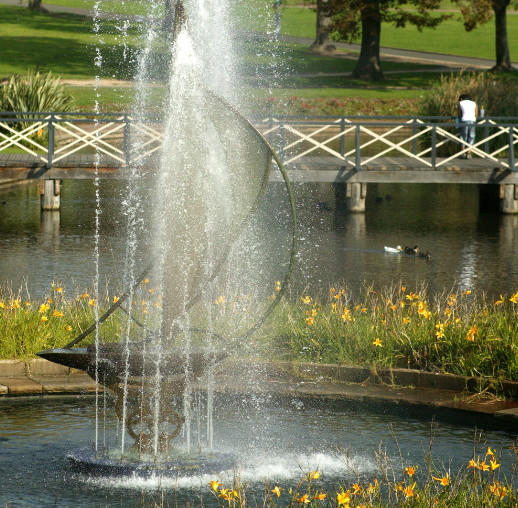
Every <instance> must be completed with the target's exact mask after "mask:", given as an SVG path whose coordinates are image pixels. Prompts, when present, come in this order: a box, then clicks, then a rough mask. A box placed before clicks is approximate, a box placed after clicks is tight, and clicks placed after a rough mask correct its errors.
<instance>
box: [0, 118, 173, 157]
mask: <svg viewBox="0 0 518 508" xmlns="http://www.w3.org/2000/svg"><path fill="white" fill-rule="evenodd" d="M160 125H161V120H160V119H159V118H158V119H157V118H151V117H150V118H146V120H145V121H142V120H140V119H138V120H136V119H134V118H133V117H132V116H131V115H128V114H124V113H121V114H84V113H10V112H8V113H5V112H3V113H0V153H1V152H6V153H10V154H13V153H21V154H25V155H30V156H32V157H33V158H34V160H35V161H36V162H40V163H42V164H45V165H47V166H49V167H50V166H52V165H59V163H60V162H61V163H63V162H64V161H65V159H67V162H68V163H70V160H71V159H73V156H74V155H75V154H90V155H95V157H93V158H92V160H93V163H96V161H97V162H98V163H102V164H110V165H114V166H119V167H123V166H128V165H130V164H138V163H139V161H141V160H142V159H145V158H146V157H150V156H152V155H153V154H155V153H156V152H157V151H158V150H159V149H160V147H161V146H162V142H163V134H162V132H161V130H160Z"/></svg>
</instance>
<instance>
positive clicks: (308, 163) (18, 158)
mask: <svg viewBox="0 0 518 508" xmlns="http://www.w3.org/2000/svg"><path fill="white" fill-rule="evenodd" d="M370 159H371V157H368V158H367V157H365V158H362V170H361V171H357V170H356V169H355V168H354V167H352V166H351V165H350V164H349V165H348V164H345V163H342V162H341V161H340V160H339V159H337V158H334V157H307V156H306V157H301V158H299V159H297V161H295V162H292V163H291V164H288V165H287V167H286V169H287V170H288V174H289V176H290V179H291V180H292V181H293V182H350V183H353V182H365V183H466V184H487V183H498V184H518V172H513V171H510V170H509V169H507V168H506V167H505V166H504V163H506V162H507V160H506V159H502V160H501V161H489V160H487V159H482V158H473V159H467V160H463V159H454V160H451V161H449V162H447V163H446V164H444V165H443V161H444V160H445V159H443V158H437V159H436V166H437V167H436V168H435V169H434V168H431V167H430V166H428V165H426V164H423V163H420V162H419V161H418V160H416V159H415V158H411V157H380V158H377V159H375V160H372V161H369V160H370ZM423 160H424V161H426V162H428V163H429V164H430V163H431V160H430V159H429V158H423ZM364 162H365V163H364ZM156 165H157V159H156V158H154V159H148V160H147V161H145V162H144V163H143V164H142V165H141V170H142V171H143V172H150V173H151V172H153V171H154V169H155V168H156ZM97 166H98V167H97V172H96V156H95V155H94V154H74V155H71V156H69V157H66V158H63V159H61V160H59V161H58V162H57V163H56V165H55V166H52V167H51V168H47V167H46V165H45V164H44V163H43V162H42V161H41V159H39V158H38V157H35V156H32V155H28V154H27V155H22V154H0V179H10V180H25V179H40V178H56V179H67V178H70V179H91V178H94V177H95V176H96V174H98V176H99V177H100V178H125V177H126V176H127V175H128V174H129V168H128V167H124V166H122V167H121V165H120V163H119V162H117V161H114V160H113V159H110V158H109V157H100V158H99V159H98V163H97ZM270 179H271V180H272V181H280V180H282V178H281V175H280V173H279V172H278V171H272V174H271V178H270Z"/></svg>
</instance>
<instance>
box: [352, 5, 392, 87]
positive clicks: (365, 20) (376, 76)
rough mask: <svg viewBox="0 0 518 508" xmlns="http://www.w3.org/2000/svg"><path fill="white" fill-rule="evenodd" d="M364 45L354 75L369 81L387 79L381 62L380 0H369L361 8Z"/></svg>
mask: <svg viewBox="0 0 518 508" xmlns="http://www.w3.org/2000/svg"><path fill="white" fill-rule="evenodd" d="M361 21H362V46H361V51H360V57H359V58H358V63H357V64H356V68H355V69H354V71H353V73H352V76H353V77H354V78H359V79H365V80H368V81H378V80H382V79H385V76H384V75H383V71H382V70H381V63H380V36H381V12H380V5H379V0H368V1H366V2H365V6H364V7H362V9H361Z"/></svg>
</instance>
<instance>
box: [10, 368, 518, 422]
mask: <svg viewBox="0 0 518 508" xmlns="http://www.w3.org/2000/svg"><path fill="white" fill-rule="evenodd" d="M258 380H260V382H257V381H258ZM490 388H491V390H493V389H496V390H497V391H496V394H495V392H494V391H491V390H490ZM96 389H97V387H96V383H95V381H94V380H93V379H91V378H90V377H89V376H88V375H87V374H86V373H85V372H83V371H77V370H74V369H70V368H68V367H65V366H62V365H57V364H55V363H52V362H49V361H47V360H44V359H33V360H30V361H28V362H25V361H21V360H0V401H1V400H2V399H4V400H7V399H12V398H15V397H20V396H38V395H39V396H44V395H60V394H62V395H74V394H79V395H84V394H89V393H95V391H96ZM216 392H218V393H223V394H230V395H232V394H233V395H239V396H241V395H243V394H248V393H259V394H263V395H276V396H278V397H281V398H282V397H299V398H304V399H313V400H334V401H337V400H341V401H350V402H353V403H366V402H369V403H377V404H382V405H385V406H399V407H402V406H406V407H412V408H414V409H415V408H418V409H419V411H422V410H428V411H429V410H433V411H436V410H448V411H453V412H455V413H457V414H459V413H463V414H464V415H465V416H468V418H469V416H470V415H479V416H483V417H484V418H486V419H487V418H489V419H490V420H495V419H497V421H498V423H502V424H505V423H507V424H512V425H516V424H518V382H516V381H500V380H489V379H483V378H477V377H466V376H459V375H451V374H441V373H433V372H423V371H419V370H413V369H374V368H368V367H361V366H350V365H336V364H316V363H309V362H273V361H268V362H257V361H246V360H239V361H237V360H227V361H225V362H222V363H221V364H220V365H219V366H218V367H217V373H216Z"/></svg>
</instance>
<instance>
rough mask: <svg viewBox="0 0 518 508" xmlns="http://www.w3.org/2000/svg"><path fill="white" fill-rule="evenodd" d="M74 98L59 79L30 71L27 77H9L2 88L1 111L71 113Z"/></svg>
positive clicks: (0, 97) (49, 74)
mask: <svg viewBox="0 0 518 508" xmlns="http://www.w3.org/2000/svg"><path fill="white" fill-rule="evenodd" d="M73 104H74V103H73V98H72V96H71V95H69V94H68V93H67V92H66V90H65V87H64V85H62V84H61V82H60V78H59V77H54V76H53V75H52V73H51V72H49V73H47V74H40V73H39V71H35V70H32V69H29V71H28V72H27V75H26V76H20V75H12V76H9V77H8V78H7V80H6V82H4V83H3V84H2V86H0V110H1V111H14V112H24V113H30V112H33V113H36V112H55V111H61V112H64V111H70V110H71V109H72V107H73Z"/></svg>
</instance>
